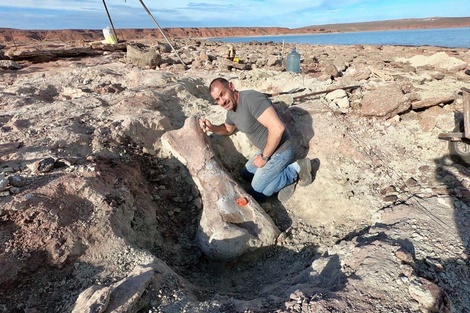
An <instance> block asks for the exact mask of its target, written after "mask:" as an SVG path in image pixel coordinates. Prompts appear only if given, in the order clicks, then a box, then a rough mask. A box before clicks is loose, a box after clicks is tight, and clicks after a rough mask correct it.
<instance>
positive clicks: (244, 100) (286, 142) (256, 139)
mask: <svg viewBox="0 0 470 313" xmlns="http://www.w3.org/2000/svg"><path fill="white" fill-rule="evenodd" d="M239 95H240V98H239V101H238V105H237V108H236V110H235V111H228V112H227V116H226V118H225V123H227V124H229V125H235V126H236V127H237V129H238V130H239V131H241V132H242V133H245V134H246V135H247V137H248V139H249V140H250V141H251V142H252V143H253V144H254V145H255V146H256V147H257V148H258V149H260V150H263V149H264V147H265V146H266V142H267V139H268V129H267V128H266V127H264V126H263V124H261V123H260V122H258V120H257V119H258V117H260V116H261V114H263V112H264V111H265V110H266V109H267V108H269V107H270V106H272V104H271V100H269V99H268V97H267V96H266V95H265V94H263V93H261V92H258V91H255V90H244V91H240V92H239ZM290 146H291V140H290V134H289V131H288V130H287V128H286V130H285V131H284V133H283V134H282V138H281V142H280V143H279V145H278V146H277V148H276V151H275V152H281V151H284V150H286V149H288V148H289V147H290Z"/></svg>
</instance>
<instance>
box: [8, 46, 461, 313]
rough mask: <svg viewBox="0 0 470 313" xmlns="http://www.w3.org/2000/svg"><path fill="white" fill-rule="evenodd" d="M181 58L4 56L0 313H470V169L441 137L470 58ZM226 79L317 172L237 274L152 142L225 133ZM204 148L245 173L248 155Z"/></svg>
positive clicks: (187, 185) (29, 50) (40, 49)
mask: <svg viewBox="0 0 470 313" xmlns="http://www.w3.org/2000/svg"><path fill="white" fill-rule="evenodd" d="M174 45H175V47H176V50H177V52H178V56H177V55H176V54H175V53H174V52H173V51H171V49H169V48H168V47H167V46H166V45H165V44H158V43H157V42H156V41H151V40H146V41H142V42H140V43H139V45H134V47H136V46H137V47H138V48H139V49H141V50H142V51H153V52H151V58H150V59H148V58H146V57H143V58H138V57H137V58H134V57H135V56H130V55H129V49H127V46H126V45H125V44H124V45H121V46H120V47H119V48H111V47H109V46H106V45H98V46H95V47H94V48H93V49H92V48H90V47H89V45H88V44H83V43H82V44H74V45H69V44H68V45H64V44H63V43H61V44H55V45H53V44H43V45H35V46H24V47H14V46H13V45H2V50H0V51H1V53H0V56H2V57H1V58H2V59H3V60H1V61H0V62H1V63H0V67H1V68H2V69H1V70H0V71H1V76H0V93H1V98H0V99H1V100H0V107H1V113H0V127H1V128H0V129H1V139H0V157H1V159H0V170H1V174H0V196H1V197H0V207H1V208H0V246H1V247H2V249H1V254H0V289H1V296H0V312H29V313H32V312H71V311H72V310H74V311H75V312H470V310H469V309H468V308H469V307H470V300H469V298H468V295H469V294H470V273H469V262H470V261H469V259H468V257H469V250H470V245H469V229H470V228H469V226H470V208H469V206H468V203H469V201H470V177H469V176H470V169H469V167H468V166H465V165H462V164H459V163H457V162H455V161H454V159H452V158H450V157H449V149H448V141H446V140H440V139H439V138H438V136H439V134H441V133H444V132H449V131H452V130H453V129H454V127H455V125H456V124H457V123H458V121H460V120H461V119H462V110H463V101H464V95H463V93H464V92H463V91H462V90H461V88H462V87H468V85H469V82H470V76H469V75H467V74H465V70H466V69H467V68H468V64H469V63H470V52H468V50H466V49H442V48H435V47H389V46H312V45H298V46H297V51H298V52H300V54H301V56H302V64H301V73H300V74H295V73H290V72H286V71H285V70H284V69H285V62H284V61H285V54H286V53H287V52H288V51H290V48H292V47H290V46H287V47H282V45H281V44H274V43H268V44H259V43H251V44H237V45H236V47H235V48H236V51H237V55H238V56H239V58H240V59H241V62H240V63H232V62H230V61H227V60H226V59H224V55H225V54H226V51H227V47H226V45H224V44H222V43H218V42H208V41H204V40H176V41H175V42H174ZM152 47H156V48H155V49H153V50H152V49H151V48H152ZM283 48H285V49H284V51H285V53H284V55H283V54H282V51H283ZM64 50H67V54H66V55H64ZM60 51H62V52H60ZM126 51H127V52H126ZM72 52H75V53H72ZM38 55H39V56H48V57H47V58H41V57H39V58H38V57H37V56H38ZM180 59H181V60H180ZM46 60H47V62H45V61H46ZM181 61H183V62H184V63H185V64H186V66H184V65H183V64H181ZM146 62H147V63H146ZM147 65H149V66H147ZM217 76H223V77H226V78H228V79H230V80H231V81H232V82H233V83H234V85H235V86H236V87H237V88H238V89H240V90H243V89H256V90H259V91H262V92H266V93H270V94H273V96H272V100H273V103H274V104H275V106H276V108H277V109H278V111H279V112H280V114H281V116H282V117H283V118H284V120H285V121H286V124H287V125H288V126H289V128H290V129H291V131H292V133H293V135H294V137H295V139H296V143H298V147H299V151H298V154H299V156H300V155H306V156H308V157H310V158H311V159H315V160H316V163H315V164H317V167H318V168H317V169H316V175H315V180H314V182H313V183H312V184H311V185H309V186H307V187H299V188H298V189H297V190H296V192H295V194H294V196H293V197H292V198H291V199H290V200H289V201H287V202H285V203H280V202H279V201H277V199H276V198H275V197H273V198H272V199H269V200H268V201H267V202H265V203H262V204H261V205H262V207H263V208H264V209H265V211H266V212H267V213H268V214H269V216H270V217H271V218H272V220H273V221H274V222H275V224H276V225H277V227H278V228H279V230H280V231H281V232H282V233H281V235H280V236H279V237H278V238H277V240H276V243H274V244H273V245H272V246H270V247H268V248H264V249H262V250H260V251H258V252H257V253H254V254H252V255H245V256H243V257H241V258H240V259H237V260H233V261H230V262H220V261H214V260H211V259H209V258H207V257H206V256H205V255H204V254H202V253H201V251H200V249H199V247H198V245H197V243H196V242H195V233H196V230H197V228H198V221H199V217H200V215H201V210H204V205H205V204H204V203H203V202H202V201H201V197H200V193H199V190H198V188H197V186H196V185H195V183H194V180H193V178H192V177H191V175H189V173H188V171H187V169H186V168H185V166H183V165H182V164H181V163H179V162H178V161H177V160H176V159H175V158H174V156H173V155H172V154H171V153H170V152H169V151H166V150H165V149H164V148H163V147H162V144H161V141H160V138H161V136H162V135H163V134H164V133H166V132H168V131H171V130H174V129H179V128H181V127H182V126H183V123H184V121H185V120H186V118H188V117H189V116H205V117H207V118H209V119H211V120H212V121H214V122H217V121H219V122H221V121H223V114H224V112H223V110H222V109H221V108H219V107H216V106H213V105H212V101H211V99H210V96H209V94H208V91H207V86H208V83H209V82H210V81H211V80H212V79H213V78H215V77H217ZM341 87H351V88H341ZM298 88H300V89H301V90H302V91H300V92H295V93H288V91H291V90H296V89H298ZM336 88H339V89H336ZM333 89H336V90H333ZM326 90H331V91H330V92H324V91H326ZM281 92H287V94H280V95H276V94H277V93H281ZM315 92H318V94H313V93H315ZM209 140H210V142H211V144H212V147H213V149H214V150H215V151H216V153H217V154H218V156H219V157H220V161H221V163H222V164H223V165H224V166H225V168H226V170H227V171H228V172H229V173H230V174H231V175H232V176H233V177H234V179H238V172H237V171H238V169H239V168H240V164H242V163H243V161H244V160H245V158H246V157H247V156H248V155H249V153H251V152H252V151H253V148H252V147H251V146H250V145H249V144H248V143H247V141H246V139H245V138H244V136H243V135H242V134H236V135H234V136H232V138H219V137H217V136H213V135H211V136H210V138H209ZM464 147H465V146H464ZM241 183H242V182H241Z"/></svg>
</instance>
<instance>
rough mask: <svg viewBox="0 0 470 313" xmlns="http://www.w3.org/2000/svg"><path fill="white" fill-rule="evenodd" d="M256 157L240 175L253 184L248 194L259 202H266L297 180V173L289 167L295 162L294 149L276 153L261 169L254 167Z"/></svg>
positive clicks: (249, 161)
mask: <svg viewBox="0 0 470 313" xmlns="http://www.w3.org/2000/svg"><path fill="white" fill-rule="evenodd" d="M260 153H261V152H260ZM256 155H257V154H255V155H254V156H252V157H251V158H250V159H249V160H248V162H246V164H245V166H244V167H243V168H242V170H241V172H240V175H241V177H242V178H243V179H246V180H247V181H250V182H251V188H250V190H248V193H249V194H251V195H252V196H253V198H255V199H256V200H257V201H262V200H266V199H267V198H268V197H270V196H272V195H273V194H274V193H276V192H278V191H279V190H281V189H282V188H284V187H285V186H287V185H290V184H293V183H294V182H295V181H296V180H297V178H298V174H297V171H296V170H295V169H294V168H293V167H292V166H289V164H291V163H292V162H293V160H294V149H288V150H286V151H282V152H280V153H274V154H273V155H272V156H271V158H270V159H269V161H268V162H267V163H266V164H265V165H264V166H263V167H260V168H258V167H256V166H254V165H253V159H254V158H255V157H256Z"/></svg>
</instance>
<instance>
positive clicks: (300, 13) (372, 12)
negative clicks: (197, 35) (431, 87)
mask: <svg viewBox="0 0 470 313" xmlns="http://www.w3.org/2000/svg"><path fill="white" fill-rule="evenodd" d="M143 1H144V3H145V5H146V6H147V7H148V9H149V10H150V12H151V13H152V14H153V16H154V17H155V19H156V20H157V22H158V23H159V24H160V26H161V27H164V28H165V27H269V26H274V27H287V28H297V27H303V26H310V25H323V24H337V23H354V22H367V21H381V20H393V19H402V18H426V17H465V16H470V5H469V4H468V3H469V2H468V0H444V1H441V0H426V1H425V0H417V1H413V0H389V1H388V0H387V1H378V0H377V1H375V0H337V1H334V0H289V1H281V0H236V1H220V0H217V1H215V0H189V1H183V0H171V1H156V0H143ZM106 4H107V6H108V9H109V11H110V14H111V17H112V19H113V22H114V26H115V27H116V28H154V27H155V25H154V24H153V22H152V20H151V19H150V17H149V16H148V15H147V13H146V12H145V10H144V8H143V7H142V5H141V3H140V1H139V0H106ZM106 26H109V21H108V18H107V15H106V11H105V9H104V5H103V1H102V0H2V4H0V28H3V27H6V28H19V29H102V28H104V27H106Z"/></svg>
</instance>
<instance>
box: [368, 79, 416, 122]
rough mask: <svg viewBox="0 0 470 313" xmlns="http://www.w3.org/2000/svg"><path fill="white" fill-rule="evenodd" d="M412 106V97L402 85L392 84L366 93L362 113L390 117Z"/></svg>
mask: <svg viewBox="0 0 470 313" xmlns="http://www.w3.org/2000/svg"><path fill="white" fill-rule="evenodd" d="M410 107H411V101H410V98H409V97H408V96H407V95H406V94H405V93H404V92H403V89H402V87H401V86H400V85H398V84H392V85H387V86H383V87H380V88H377V89H375V90H372V91H370V92H367V93H365V94H364V96H363V98H362V107H361V114H362V115H364V116H377V117H384V118H390V117H393V116H395V115H397V114H400V113H403V112H405V111H407V110H409V109H410Z"/></svg>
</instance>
